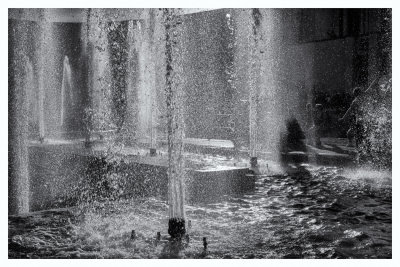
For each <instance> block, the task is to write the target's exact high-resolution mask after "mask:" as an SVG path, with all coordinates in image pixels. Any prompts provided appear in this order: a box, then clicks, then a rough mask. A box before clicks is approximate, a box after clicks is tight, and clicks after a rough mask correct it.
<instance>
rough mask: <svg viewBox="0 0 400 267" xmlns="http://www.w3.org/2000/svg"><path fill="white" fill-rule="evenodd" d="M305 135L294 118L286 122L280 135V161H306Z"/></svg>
mask: <svg viewBox="0 0 400 267" xmlns="http://www.w3.org/2000/svg"><path fill="white" fill-rule="evenodd" d="M305 138H306V137H305V135H304V132H303V130H302V129H301V127H300V124H299V122H298V121H297V119H296V118H291V119H289V120H287V122H286V132H285V133H284V134H283V135H282V136H281V144H280V145H281V148H280V150H281V161H282V163H289V162H293V163H296V164H298V163H302V162H305V161H307V158H308V157H307V154H306V152H307V147H306V144H305V142H304V141H305Z"/></svg>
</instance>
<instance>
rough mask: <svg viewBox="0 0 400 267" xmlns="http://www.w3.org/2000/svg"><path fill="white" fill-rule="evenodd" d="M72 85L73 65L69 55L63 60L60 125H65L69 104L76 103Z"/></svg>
mask: <svg viewBox="0 0 400 267" xmlns="http://www.w3.org/2000/svg"><path fill="white" fill-rule="evenodd" d="M73 93H74V92H73V86H72V74H71V65H70V63H69V59H68V57H67V56H65V57H64V61H63V76H62V83H61V110H60V126H61V127H65V124H66V117H67V112H68V106H69V105H73V104H74V95H73Z"/></svg>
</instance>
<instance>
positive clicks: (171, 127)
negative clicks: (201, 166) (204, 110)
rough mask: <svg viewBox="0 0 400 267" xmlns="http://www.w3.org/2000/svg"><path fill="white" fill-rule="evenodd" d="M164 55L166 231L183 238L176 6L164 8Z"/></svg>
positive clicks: (180, 102)
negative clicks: (167, 209) (166, 166)
mask: <svg viewBox="0 0 400 267" xmlns="http://www.w3.org/2000/svg"><path fill="white" fill-rule="evenodd" d="M163 16H164V26H165V42H166V43H165V55H166V74H165V78H166V88H165V97H166V107H167V138H168V204H169V228H168V233H169V234H170V235H171V237H173V238H180V237H182V236H183V235H184V234H185V232H186V230H185V208H184V193H185V192H184V160H183V138H184V120H183V88H182V76H181V75H182V69H181V68H182V62H181V58H180V57H181V56H180V55H181V51H179V46H178V45H179V40H180V39H179V37H180V36H181V32H180V31H181V29H180V27H179V25H180V24H181V23H182V21H181V17H180V16H179V15H178V11H177V10H176V9H168V8H167V9H163Z"/></svg>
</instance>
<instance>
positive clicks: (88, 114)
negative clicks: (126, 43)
mask: <svg viewBox="0 0 400 267" xmlns="http://www.w3.org/2000/svg"><path fill="white" fill-rule="evenodd" d="M85 13H86V23H85V24H83V29H82V33H83V34H82V40H83V42H82V43H83V50H84V55H85V63H86V71H87V77H86V78H87V80H86V82H87V91H88V94H87V95H88V99H87V102H86V107H85V114H84V122H85V127H86V129H85V146H86V147H90V142H91V140H90V139H91V135H92V131H93V109H92V108H93V64H92V63H93V43H92V42H91V41H92V40H91V39H92V38H91V37H92V36H91V31H92V19H93V18H92V16H93V10H92V9H91V8H88V9H87V10H86V11H85Z"/></svg>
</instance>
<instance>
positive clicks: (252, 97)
mask: <svg viewBox="0 0 400 267" xmlns="http://www.w3.org/2000/svg"><path fill="white" fill-rule="evenodd" d="M251 18H252V20H251V25H252V33H253V34H252V36H251V40H250V44H251V55H250V88H249V89H250V94H249V139H250V144H249V150H250V151H249V152H250V153H249V154H250V163H251V167H256V165H257V151H256V150H257V109H258V95H259V90H260V88H259V87H260V63H261V61H260V54H259V39H260V24H261V13H260V10H259V9H258V8H253V9H252V10H251Z"/></svg>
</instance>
